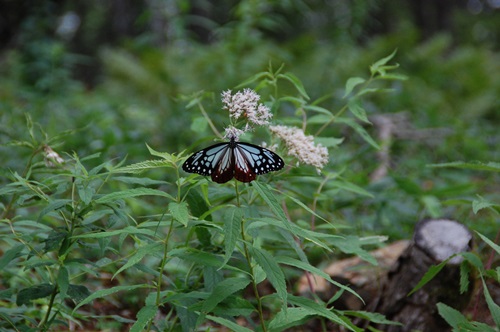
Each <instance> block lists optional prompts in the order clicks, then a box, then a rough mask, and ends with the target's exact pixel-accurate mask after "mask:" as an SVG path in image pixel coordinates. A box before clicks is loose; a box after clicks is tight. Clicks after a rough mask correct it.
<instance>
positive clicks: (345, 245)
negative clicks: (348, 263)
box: [332, 235, 378, 265]
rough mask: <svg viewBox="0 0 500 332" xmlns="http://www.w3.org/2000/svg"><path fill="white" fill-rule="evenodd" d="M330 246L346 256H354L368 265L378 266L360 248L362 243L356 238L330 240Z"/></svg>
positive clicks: (368, 254) (367, 253)
mask: <svg viewBox="0 0 500 332" xmlns="http://www.w3.org/2000/svg"><path fill="white" fill-rule="evenodd" d="M332 244H333V245H334V246H336V247H337V248H339V249H340V251H342V252H344V253H346V254H355V255H357V256H359V258H361V259H363V260H365V261H367V262H368V263H370V264H373V265H378V262H377V260H376V259H375V258H374V257H373V256H372V255H370V253H369V252H368V251H366V250H364V249H363V248H361V245H363V244H364V243H363V241H361V239H360V238H359V237H357V236H352V235H351V236H346V237H338V238H335V239H333V240H332Z"/></svg>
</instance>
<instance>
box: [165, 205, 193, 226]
mask: <svg viewBox="0 0 500 332" xmlns="http://www.w3.org/2000/svg"><path fill="white" fill-rule="evenodd" d="M168 210H169V211H170V213H171V214H172V217H174V219H175V220H177V221H178V222H180V223H181V224H182V225H183V226H184V227H186V226H187V224H188V221H189V211H188V206H187V203H186V202H180V203H177V202H170V203H168Z"/></svg>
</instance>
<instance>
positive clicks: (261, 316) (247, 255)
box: [241, 218, 267, 332]
mask: <svg viewBox="0 0 500 332" xmlns="http://www.w3.org/2000/svg"><path fill="white" fill-rule="evenodd" d="M241 239H242V241H243V249H244V251H245V258H246V260H247V263H248V269H249V270H250V275H251V276H252V288H253V293H254V295H255V299H256V300H257V312H258V314H259V320H260V326H261V327H262V331H264V332H266V331H267V328H266V323H265V320H264V313H263V310H262V299H261V297H260V294H259V290H258V288H257V282H256V281H255V275H254V270H253V266H252V258H251V257H250V253H249V251H248V246H247V243H246V240H245V218H243V220H242V222H241Z"/></svg>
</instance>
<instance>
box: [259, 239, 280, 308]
mask: <svg viewBox="0 0 500 332" xmlns="http://www.w3.org/2000/svg"><path fill="white" fill-rule="evenodd" d="M250 252H251V253H252V257H253V258H254V259H255V261H256V262H257V264H259V265H260V266H261V267H262V269H263V270H264V272H265V273H266V276H267V279H268V280H269V282H270V283H271V285H273V287H274V289H276V292H277V294H278V297H279V298H280V299H281V300H282V301H283V303H282V307H283V310H286V306H287V295H288V293H287V291H286V282H285V274H284V273H283V271H282V270H281V268H280V266H279V265H278V263H277V262H276V260H275V259H274V257H273V255H271V254H270V253H269V252H267V251H265V250H264V249H259V248H256V247H250Z"/></svg>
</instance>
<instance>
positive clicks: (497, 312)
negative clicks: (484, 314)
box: [481, 276, 500, 330]
mask: <svg viewBox="0 0 500 332" xmlns="http://www.w3.org/2000/svg"><path fill="white" fill-rule="evenodd" d="M481 281H482V282H483V292H484V298H485V299H486V304H487V305H488V309H489V310H490V314H491V317H492V318H493V321H494V322H495V325H496V326H497V329H498V330H500V306H499V305H498V304H496V303H495V301H493V299H492V298H491V295H490V291H489V290H488V287H487V286H486V282H484V278H483V277H482V276H481Z"/></svg>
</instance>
